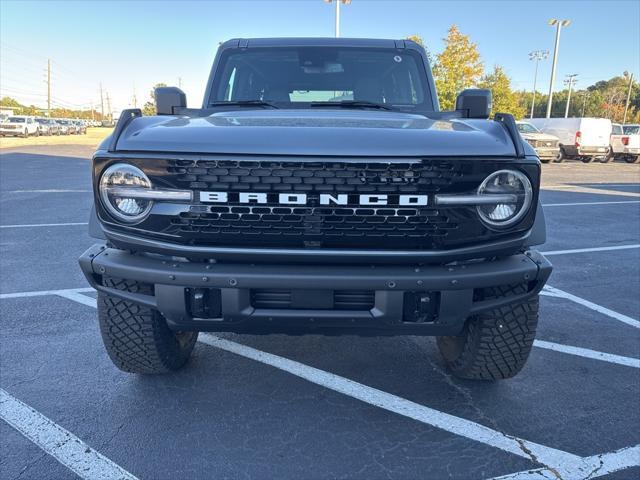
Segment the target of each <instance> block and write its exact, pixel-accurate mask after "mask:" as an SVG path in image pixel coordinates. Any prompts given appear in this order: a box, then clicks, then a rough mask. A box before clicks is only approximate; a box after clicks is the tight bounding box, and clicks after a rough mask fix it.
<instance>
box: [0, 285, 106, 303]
mask: <svg viewBox="0 0 640 480" xmlns="http://www.w3.org/2000/svg"><path fill="white" fill-rule="evenodd" d="M87 292H95V290H94V289H93V288H91V287H85V288H67V289H63V290H35V291H31V292H14V293H0V300H2V299H4V298H22V297H42V296H44V295H60V296H64V294H65V293H87ZM87 298H89V297H87ZM71 300H74V299H71Z"/></svg>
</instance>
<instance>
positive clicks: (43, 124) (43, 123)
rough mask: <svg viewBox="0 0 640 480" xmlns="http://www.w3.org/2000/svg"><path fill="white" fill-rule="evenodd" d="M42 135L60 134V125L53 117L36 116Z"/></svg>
mask: <svg viewBox="0 0 640 480" xmlns="http://www.w3.org/2000/svg"><path fill="white" fill-rule="evenodd" d="M36 123H37V124H38V129H39V130H40V135H60V127H59V126H58V124H57V123H56V121H55V120H53V119H51V118H36Z"/></svg>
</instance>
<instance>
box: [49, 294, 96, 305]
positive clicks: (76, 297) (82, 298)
mask: <svg viewBox="0 0 640 480" xmlns="http://www.w3.org/2000/svg"><path fill="white" fill-rule="evenodd" d="M91 290H93V289H91ZM56 295H57V296H59V297H62V298H66V299H68V300H73V301H74V302H78V303H82V304H83V305H86V306H88V307H93V308H96V299H95V298H92V297H87V296H86V295H82V293H80V292H78V291H69V290H67V291H64V292H58V293H56Z"/></svg>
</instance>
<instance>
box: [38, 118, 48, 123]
mask: <svg viewBox="0 0 640 480" xmlns="http://www.w3.org/2000/svg"><path fill="white" fill-rule="evenodd" d="M36 122H38V123H40V124H42V125H44V124H47V123H49V120H47V119H46V118H36Z"/></svg>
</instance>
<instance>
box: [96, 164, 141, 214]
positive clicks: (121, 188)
mask: <svg viewBox="0 0 640 480" xmlns="http://www.w3.org/2000/svg"><path fill="white" fill-rule="evenodd" d="M150 189H151V182H150V181H149V179H148V178H147V176H146V175H145V174H144V172H143V171H142V170H140V169H139V168H137V167H134V166H133V165H129V164H126V163H116V164H115V165H111V166H110V167H109V168H107V169H106V170H105V171H104V173H103V174H102V177H101V178H100V198H101V200H102V203H103V205H104V207H105V208H106V209H107V210H108V212H109V213H110V214H111V215H112V216H113V217H114V218H115V219H117V220H119V221H121V222H127V223H132V222H138V221H140V220H142V219H143V218H144V217H146V216H147V214H148V213H149V211H150V210H151V206H152V205H153V202H152V201H151V200H148V199H145V198H143V195H140V194H141V193H143V192H145V191H148V190H150Z"/></svg>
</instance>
